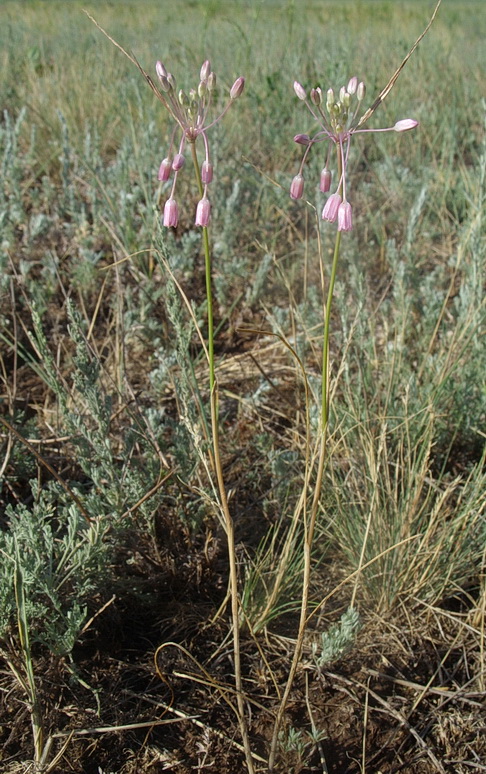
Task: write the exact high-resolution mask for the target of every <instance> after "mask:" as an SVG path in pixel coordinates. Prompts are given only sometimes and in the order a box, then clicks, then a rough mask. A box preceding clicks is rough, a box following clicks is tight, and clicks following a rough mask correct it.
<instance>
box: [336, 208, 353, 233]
mask: <svg viewBox="0 0 486 774" xmlns="http://www.w3.org/2000/svg"><path fill="white" fill-rule="evenodd" d="M337 220H338V231H351V229H352V228H353V218H352V212H351V205H350V203H349V202H343V203H342V204H340V205H339V209H338V214H337Z"/></svg>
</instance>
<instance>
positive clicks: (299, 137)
mask: <svg viewBox="0 0 486 774" xmlns="http://www.w3.org/2000/svg"><path fill="white" fill-rule="evenodd" d="M310 141H311V139H310V137H309V135H308V134H296V135H295V137H294V142H296V143H297V144H298V145H309V143H310Z"/></svg>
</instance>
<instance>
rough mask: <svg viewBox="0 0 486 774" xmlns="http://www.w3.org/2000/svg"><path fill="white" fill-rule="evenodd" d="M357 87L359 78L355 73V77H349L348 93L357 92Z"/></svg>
mask: <svg viewBox="0 0 486 774" xmlns="http://www.w3.org/2000/svg"><path fill="white" fill-rule="evenodd" d="M357 88H358V78H357V77H356V75H353V77H352V78H350V79H349V82H348V85H347V88H346V91H347V92H348V94H351V95H353V94H356V90H357Z"/></svg>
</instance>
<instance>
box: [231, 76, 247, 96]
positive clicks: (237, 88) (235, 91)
mask: <svg viewBox="0 0 486 774" xmlns="http://www.w3.org/2000/svg"><path fill="white" fill-rule="evenodd" d="M244 88H245V79H244V78H243V77H242V76H240V77H239V78H237V79H236V81H235V82H234V84H233V85H232V87H231V89H230V98H231V99H238V97H240V96H241V94H242V93H243V89H244Z"/></svg>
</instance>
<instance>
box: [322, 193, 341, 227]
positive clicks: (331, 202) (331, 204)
mask: <svg viewBox="0 0 486 774" xmlns="http://www.w3.org/2000/svg"><path fill="white" fill-rule="evenodd" d="M340 206H341V197H340V196H339V194H338V193H333V194H331V195H330V197H329V199H328V200H327V202H326V203H325V205H324V209H323V210H322V219H323V220H328V221H329V222H330V223H334V222H335V220H336V219H337V216H338V210H339V207H340Z"/></svg>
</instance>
